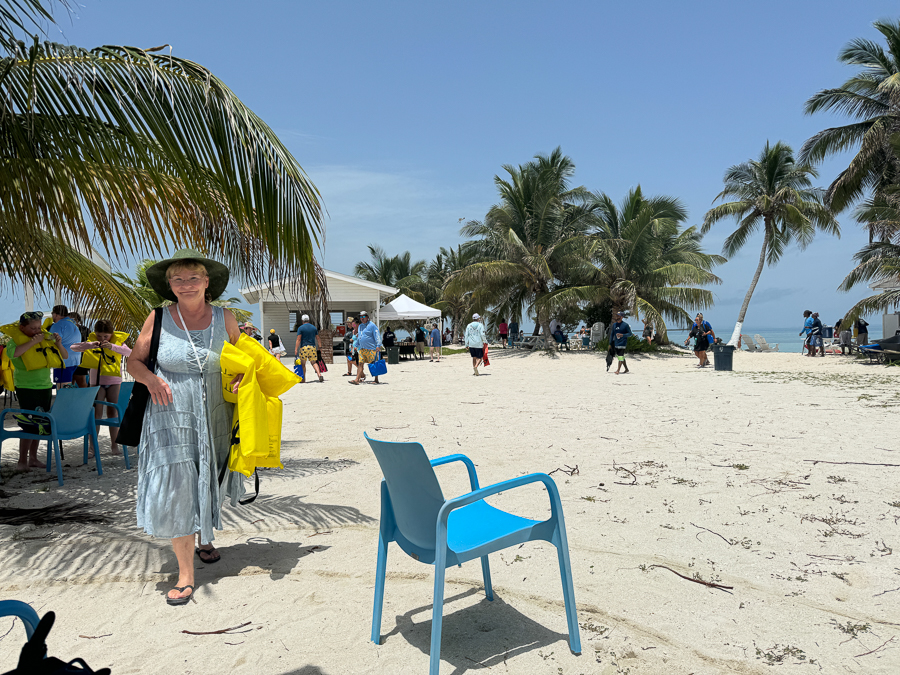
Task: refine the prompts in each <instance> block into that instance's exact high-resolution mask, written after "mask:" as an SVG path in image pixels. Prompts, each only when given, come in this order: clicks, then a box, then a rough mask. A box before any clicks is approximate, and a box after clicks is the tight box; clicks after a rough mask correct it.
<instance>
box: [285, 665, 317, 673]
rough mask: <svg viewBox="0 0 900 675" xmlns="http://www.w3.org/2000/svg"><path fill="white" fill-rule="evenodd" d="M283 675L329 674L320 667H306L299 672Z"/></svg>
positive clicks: (294, 671) (290, 671)
mask: <svg viewBox="0 0 900 675" xmlns="http://www.w3.org/2000/svg"><path fill="white" fill-rule="evenodd" d="M281 675H328V673H326V672H325V671H324V670H322V669H321V668H319V666H310V665H305V666H303V667H302V668H300V669H298V670H289V671H288V672H286V673H281Z"/></svg>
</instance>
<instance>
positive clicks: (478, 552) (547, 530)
mask: <svg viewBox="0 0 900 675" xmlns="http://www.w3.org/2000/svg"><path fill="white" fill-rule="evenodd" d="M365 437H366V440H367V441H368V442H369V445H370V446H371V447H372V451H373V452H374V453H375V458H376V459H377V460H378V464H379V465H380V466H381V471H382V473H383V474H384V480H383V481H382V482H381V523H380V527H379V535H378V562H377V566H376V570H375V605H374V610H373V612H372V641H373V642H374V643H376V644H379V643H380V642H381V610H382V605H383V602H384V579H385V568H386V566H387V552H388V544H389V543H390V542H392V541H393V542H396V543H397V544H398V545H399V546H400V548H401V549H402V550H403V551H404V552H405V553H406V554H407V555H409V556H410V557H412V558H413V559H414V560H417V561H419V562H422V563H426V564H429V565H434V604H433V612H432V619H431V661H430V669H429V673H430V675H438V672H439V669H440V662H441V623H442V619H443V605H444V574H445V570H446V568H447V567H450V566H451V565H462V563H464V562H468V561H469V560H474V559H476V558H480V559H481V570H482V575H483V577H484V592H485V595H486V596H487V599H488V600H493V599H494V593H493V589H492V587H491V571H490V566H489V564H488V555H489V554H491V553H495V552H497V551H500V550H503V549H505V548H509V547H510V546H518V545H519V544H522V543H524V542H527V541H535V540H544V541H549V542H550V543H551V544H553V545H554V546H555V547H556V549H557V554H558V558H559V573H560V576H561V578H562V591H563V599H564V601H565V606H566V620H567V622H568V626H569V646H570V647H571V649H572V651H573V652H575V653H576V654H577V653H580V652H581V639H580V637H579V633H578V615H577V613H576V608H575V590H574V587H573V584H572V569H571V564H570V562H569V545H568V542H567V540H566V526H565V522H564V520H563V510H562V504H561V503H560V499H559V492H558V490H557V488H556V483H554V482H553V479H552V478H550V476H548V475H546V474H543V473H533V474H529V475H527V476H520V477H518V478H513V479H512V480H507V481H503V482H502V483H496V484H495V485H491V486H489V487H485V488H480V487H479V485H478V475H477V474H476V472H475V465H474V464H473V463H472V460H470V459H469V458H468V457H466V456H465V455H449V456H447V457H441V458H440V459H435V460H431V461H429V460H428V457H427V455H426V454H425V450H424V448H423V447H422V446H421V444H419V443H388V442H385V441H377V440H374V439H372V438H369V436H368V434H365ZM450 462H462V463H463V464H465V466H466V470H467V471H468V473H469V484H470V486H471V489H472V491H471V492H469V493H468V494H464V495H462V496H460V497H455V498H453V499H444V495H443V492H442V491H441V486H440V484H439V483H438V480H437V476H436V475H435V473H434V468H433V467H435V466H439V465H441V464H448V463H450ZM530 483H542V484H543V485H544V487H545V488H546V489H547V494H548V496H549V498H550V509H551V515H550V518H548V519H547V520H544V521H538V520H530V519H528V518H521V517H519V516H516V515H514V514H512V513H507V512H506V511H501V510H500V509H497V508H494V507H493V506H491V505H489V504H488V503H487V502H485V501H484V499H485V497H489V496H490V495H495V494H497V493H499V492H504V491H507V490H511V489H513V488H517V487H521V486H523V485H527V484H530Z"/></svg>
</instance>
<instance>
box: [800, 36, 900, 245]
mask: <svg viewBox="0 0 900 675" xmlns="http://www.w3.org/2000/svg"><path fill="white" fill-rule="evenodd" d="M873 26H874V27H875V29H876V30H877V31H878V32H879V33H881V34H882V36H883V37H884V39H885V42H886V43H887V49H886V50H885V48H884V47H882V46H881V45H879V44H877V43H875V42H872V41H871V40H866V39H862V38H858V39H855V40H852V41H851V42H850V43H848V44H847V45H846V46H845V47H844V48H843V49H842V50H841V52H840V54H839V56H838V60H839V61H841V62H842V63H845V64H847V65H851V66H860V67H861V70H860V71H859V72H858V73H856V74H855V75H854V76H853V77H851V78H850V79H848V80H847V81H846V82H844V84H843V85H841V86H840V87H839V88H837V89H823V90H822V91H820V92H818V93H816V94H815V95H814V96H812V97H811V98H810V99H809V100H808V101H807V102H806V107H805V112H806V113H807V114H809V115H811V114H814V113H817V112H820V111H828V112H839V113H843V114H845V115H847V116H849V117H851V118H853V119H854V120H856V121H854V122H853V123H851V124H846V125H843V126H839V127H832V128H829V129H825V130H824V131H820V132H819V133H818V134H816V135H815V136H813V137H812V138H810V139H809V140H808V141H806V143H804V144H803V147H802V148H801V149H800V162H801V163H802V164H815V163H818V162H819V161H821V160H822V159H824V158H825V157H827V156H829V155H832V154H835V153H839V152H844V151H846V150H849V149H851V148H858V149H857V151H856V155H855V156H854V157H853V159H852V160H851V161H850V165H849V166H848V167H847V168H846V169H844V170H843V171H842V172H841V173H840V175H838V177H837V178H836V179H835V180H834V182H833V183H832V184H831V185H830V186H829V187H828V191H827V192H826V193H825V203H826V204H827V205H828V206H829V207H830V208H831V209H832V210H833V211H834V212H835V213H839V212H840V211H842V210H844V209H845V208H846V207H847V206H849V205H850V204H851V203H852V202H854V201H856V200H857V199H859V198H860V197H862V196H863V194H864V193H865V192H866V191H867V190H871V191H872V193H873V194H874V195H875V196H876V198H877V197H878V196H879V195H880V194H881V192H882V191H883V190H884V189H885V188H886V187H888V186H890V185H896V184H897V183H898V182H900V156H898V154H897V151H896V147H895V146H894V145H892V143H891V141H892V140H896V139H897V138H898V133H900V21H876V22H875V23H874V24H873ZM874 234H877V233H875V232H873V231H871V230H870V241H871V240H872V236H873V235H874Z"/></svg>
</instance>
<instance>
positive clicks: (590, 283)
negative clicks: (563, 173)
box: [554, 186, 725, 340]
mask: <svg viewBox="0 0 900 675" xmlns="http://www.w3.org/2000/svg"><path fill="white" fill-rule="evenodd" d="M592 210H593V213H594V217H595V224H594V225H593V227H592V229H591V235H592V236H591V237H590V239H588V240H586V242H585V244H584V250H583V252H582V254H581V255H580V256H577V257H576V258H575V259H574V260H573V262H572V264H571V266H570V268H569V270H568V283H567V284H566V285H565V286H563V287H562V288H560V289H559V290H558V291H556V293H555V294H554V295H555V299H556V301H557V302H569V303H571V304H575V303H579V304H580V303H583V302H595V303H596V302H606V303H610V304H611V306H612V316H615V313H616V312H618V311H620V310H630V311H631V312H632V313H633V314H634V315H635V316H637V317H643V318H644V319H645V320H649V321H652V322H653V325H654V326H656V329H657V331H658V333H659V335H660V339H661V340H665V339H666V333H667V329H666V319H669V320H674V321H677V322H680V323H682V324H683V323H686V322H687V321H689V319H690V315H689V314H688V311H689V310H691V311H692V310H698V309H703V308H705V307H708V306H709V305H711V304H712V293H711V292H710V291H708V290H704V289H701V288H694V287H693V285H695V284H703V285H705V284H718V283H720V282H721V280H720V279H719V278H718V277H717V276H715V275H714V274H713V273H712V272H711V270H712V268H713V267H715V266H716V265H719V264H721V263H723V262H725V259H724V258H722V257H721V256H717V255H709V254H707V253H704V252H703V250H702V247H701V240H702V236H701V235H700V233H699V232H698V231H697V228H696V227H690V228H687V229H685V230H681V226H682V223H683V222H684V221H685V220H686V219H687V211H686V210H685V208H684V206H683V205H682V204H681V202H680V201H679V200H677V199H675V198H673V197H667V196H657V197H645V196H644V194H643V192H642V190H641V187H640V186H638V187H637V188H635V189H633V190H631V191H629V193H628V194H627V195H626V196H625V198H624V199H623V200H622V202H621V204H620V205H619V206H618V207H617V206H616V204H615V203H614V202H613V200H612V199H611V198H610V197H609V196H608V195H606V194H604V193H596V194H595V195H594V196H593V209H592Z"/></svg>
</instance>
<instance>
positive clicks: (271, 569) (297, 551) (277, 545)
mask: <svg viewBox="0 0 900 675" xmlns="http://www.w3.org/2000/svg"><path fill="white" fill-rule="evenodd" d="M329 548H331V547H330V546H325V545H322V544H315V543H309V544H303V543H302V542H292V541H273V540H272V539H268V538H266V537H251V538H250V539H248V540H247V541H245V542H243V543H240V544H234V545H232V546H222V547H221V548H218V551H219V555H221V556H222V557H221V559H220V560H219V561H218V562H216V563H212V564H206V563H203V562H201V561H200V558H199V557H197V556H196V554H195V556H194V570H195V572H194V573H195V576H196V580H197V587H198V588H200V587H201V586H206V585H213V586H214V585H216V584H218V583H219V581H220V580H221V579H226V578H229V577H239V576H246V575H244V574H242V572H244V571H245V570H252V571H256V570H263V572H262V573H264V574H268V576H269V578H270V579H271V580H272V581H280V580H281V579H284V578H285V577H286V576H288V575H289V574H290V573H291V570H293V569H294V568H295V567H296V566H297V564H298V563H299V562H300V560H302V559H303V558H306V557H307V556H310V555H314V554H318V553H324V552H325V551H327V550H328V549H329ZM159 571H160V573H162V574H166V575H168V578H167V579H163V580H160V581H158V582H157V583H156V590H157V591H159V592H160V593H167V592H168V591H169V590H171V588H172V586H173V584H174V583H175V582H176V581H177V579H178V563H177V561H176V560H175V557H174V556H169V557H168V558H167V559H166V561H165V562H164V563H163V565H162V567H161V568H160V570H159Z"/></svg>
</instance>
